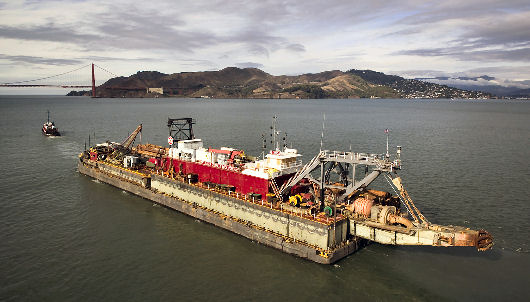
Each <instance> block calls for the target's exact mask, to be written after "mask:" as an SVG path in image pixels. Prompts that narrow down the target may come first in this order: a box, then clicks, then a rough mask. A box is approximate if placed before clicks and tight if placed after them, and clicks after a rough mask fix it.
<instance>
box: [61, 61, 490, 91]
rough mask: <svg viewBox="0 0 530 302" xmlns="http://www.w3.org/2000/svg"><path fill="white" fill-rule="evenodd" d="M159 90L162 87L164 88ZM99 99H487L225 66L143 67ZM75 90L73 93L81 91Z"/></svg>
mask: <svg viewBox="0 0 530 302" xmlns="http://www.w3.org/2000/svg"><path fill="white" fill-rule="evenodd" d="M157 88H158V89H157ZM159 88H163V91H162V90H161V89H159ZM96 91H97V96H99V97H196V98H199V97H209V98H301V99H307V98H317V99H324V98H489V97H491V95H490V94H487V93H482V92H471V91H466V90H461V89H457V88H451V87H448V86H444V85H438V84H433V83H428V82H423V81H418V80H408V79H404V78H402V77H399V76H393V75H385V74H383V73H380V72H375V71H371V70H350V71H347V72H342V71H339V70H332V71H324V72H320V73H308V74H302V75H298V76H285V75H283V76H273V75H270V74H268V73H266V72H264V71H262V70H260V69H257V68H244V69H241V68H236V67H227V68H224V69H222V70H219V71H202V72H181V73H174V74H164V73H160V72H157V71H139V72H137V73H136V74H133V75H131V76H129V77H117V78H113V79H110V80H109V81H107V82H106V83H104V84H103V85H101V86H99V87H98V88H97V89H96ZM78 94H80V93H78V92H72V93H71V95H78Z"/></svg>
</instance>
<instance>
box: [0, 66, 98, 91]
mask: <svg viewBox="0 0 530 302" xmlns="http://www.w3.org/2000/svg"><path fill="white" fill-rule="evenodd" d="M88 66H90V64H87V65H85V66H81V67H79V68H76V69H74V70H70V71H67V72H63V73H59V74H56V75H52V76H47V77H43V78H38V79H33V80H25V81H18V82H11V83H2V86H7V85H17V84H23V83H31V82H37V81H42V80H48V79H52V78H56V77H59V76H62V75H66V74H69V73H73V72H76V71H78V70H81V69H83V68H86V67H88ZM98 67H99V66H98ZM100 68H101V67H100ZM107 72H108V71H107Z"/></svg>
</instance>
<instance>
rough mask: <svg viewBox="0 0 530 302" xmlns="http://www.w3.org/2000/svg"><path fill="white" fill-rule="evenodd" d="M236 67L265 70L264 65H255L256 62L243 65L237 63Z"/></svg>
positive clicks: (243, 63)
mask: <svg viewBox="0 0 530 302" xmlns="http://www.w3.org/2000/svg"><path fill="white" fill-rule="evenodd" d="M235 65H236V67H239V68H263V64H260V63H255V62H242V63H236V64H235Z"/></svg>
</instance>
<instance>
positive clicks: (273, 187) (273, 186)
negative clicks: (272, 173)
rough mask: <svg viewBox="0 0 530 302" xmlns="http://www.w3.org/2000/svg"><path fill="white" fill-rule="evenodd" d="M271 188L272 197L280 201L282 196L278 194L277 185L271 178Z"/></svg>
mask: <svg viewBox="0 0 530 302" xmlns="http://www.w3.org/2000/svg"><path fill="white" fill-rule="evenodd" d="M271 187H272V191H274V195H276V197H277V198H278V199H279V200H280V201H282V194H281V193H280V189H279V188H278V185H277V184H276V181H275V180H274V177H271Z"/></svg>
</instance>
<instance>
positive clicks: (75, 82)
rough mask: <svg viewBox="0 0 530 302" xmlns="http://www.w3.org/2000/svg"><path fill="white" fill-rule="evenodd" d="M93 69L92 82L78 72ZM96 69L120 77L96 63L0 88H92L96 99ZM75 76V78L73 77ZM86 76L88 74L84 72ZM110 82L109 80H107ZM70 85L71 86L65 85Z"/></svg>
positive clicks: (6, 84)
mask: <svg viewBox="0 0 530 302" xmlns="http://www.w3.org/2000/svg"><path fill="white" fill-rule="evenodd" d="M89 67H92V73H91V75H92V79H91V81H90V79H89V78H87V77H86V76H81V79H80V77H79V75H78V74H75V73H76V72H81V71H83V72H84V71H85V70H86V68H89ZM95 68H98V69H99V70H101V71H104V72H105V73H106V74H107V75H112V76H113V77H118V76H117V75H116V74H114V73H112V72H110V71H108V70H106V69H105V68H103V67H101V66H98V65H96V64H94V63H91V64H87V65H85V66H81V67H79V68H76V69H73V70H70V71H67V72H63V73H59V74H55V75H51V76H47V77H41V78H38V79H33V80H25V81H18V82H11V83H2V84H0V87H49V88H92V97H96V76H95ZM73 75H75V76H73ZM84 75H86V72H84ZM107 80H108V79H107ZM53 81H55V82H54V83H52V82H53ZM65 83H69V84H65Z"/></svg>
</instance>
